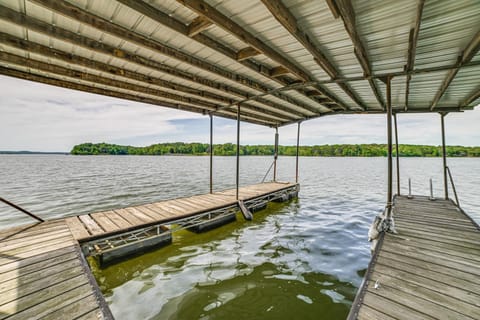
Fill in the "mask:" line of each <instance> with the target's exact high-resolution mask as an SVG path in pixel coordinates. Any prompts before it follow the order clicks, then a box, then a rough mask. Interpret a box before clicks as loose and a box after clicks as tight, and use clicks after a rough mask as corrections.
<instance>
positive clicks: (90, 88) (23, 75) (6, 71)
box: [0, 66, 278, 127]
mask: <svg viewBox="0 0 480 320" xmlns="http://www.w3.org/2000/svg"><path fill="white" fill-rule="evenodd" d="M0 74H2V75H5V76H11V77H16V78H20V79H24V80H30V81H35V82H40V83H44V84H49V85H54V86H57V87H62V88H67V89H73V90H78V91H84V92H87V93H95V94H100V95H104V96H110V97H114V98H120V99H125V100H131V101H137V102H142V103H148V104H153V105H158V106H161V107H168V108H173V109H178V110H183V111H189V112H195V113H201V114H205V112H204V111H203V110H202V109H199V108H194V107H191V106H189V105H186V104H182V103H172V102H169V101H165V100H161V99H157V98H149V97H144V96H139V95H134V94H130V93H126V92H119V91H115V90H110V89H106V88H101V87H99V86H94V85H86V84H81V83H77V82H72V81H68V80H65V79H61V80H60V79H55V78H49V77H45V76H43V75H37V74H32V73H27V72H24V71H20V70H16V69H11V68H5V67H2V66H0ZM211 114H213V115H218V116H221V117H225V118H229V119H233V120H235V119H236V118H237V113H236V111H234V110H222V111H219V112H211ZM240 118H241V120H243V121H247V122H251V123H255V124H259V125H263V126H265V125H267V126H271V127H274V126H276V125H278V124H277V123H275V122H273V121H272V120H271V119H268V118H263V117H261V116H260V117H258V115H257V114H252V113H242V115H241V116H240ZM262 118H263V119H264V120H263V121H260V119H262Z"/></svg>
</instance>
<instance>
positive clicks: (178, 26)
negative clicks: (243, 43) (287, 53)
mask: <svg viewBox="0 0 480 320" xmlns="http://www.w3.org/2000/svg"><path fill="white" fill-rule="evenodd" d="M117 1H118V2H120V3H122V4H124V5H125V6H128V7H130V8H131V9H133V10H135V11H138V12H140V13H142V14H144V15H145V16H147V17H149V18H151V19H153V20H155V21H157V22H159V23H160V24H162V25H164V26H166V27H168V28H170V29H172V30H174V31H176V32H178V33H180V34H183V35H185V36H188V28H187V27H186V26H185V24H184V23H182V22H181V21H179V20H177V19H175V18H174V17H171V16H169V15H167V14H166V13H164V12H162V11H161V10H159V9H157V8H155V7H154V6H152V5H150V4H148V3H146V2H144V1H137V0H117ZM191 38H192V39H193V40H195V41H197V42H198V43H201V44H203V45H205V46H206V47H209V48H210V49H212V50H215V51H216V52H218V53H221V54H223V55H225V56H227V57H228V58H230V59H233V60H236V61H238V62H239V63H241V64H242V65H243V66H245V67H247V68H249V69H250V70H252V71H254V72H255V73H258V74H259V75H261V76H264V77H267V78H269V79H271V80H273V81H276V82H277V83H279V84H281V85H289V84H291V81H289V80H287V79H286V78H284V77H272V76H271V71H272V69H271V68H269V67H268V66H266V65H263V64H261V63H258V62H256V61H252V60H249V59H248V58H251V57H253V56H255V55H258V54H262V53H261V52H259V51H258V50H257V49H255V48H253V47H246V48H244V49H241V50H239V51H237V52H235V51H234V50H232V49H231V48H229V47H227V46H225V45H224V44H222V43H220V42H219V41H217V40H215V39H212V38H210V37H208V36H206V35H204V34H201V33H200V34H197V35H195V36H192V37H191ZM297 92H300V91H297ZM274 95H275V96H276V97H277V98H280V99H282V100H284V101H287V102H289V103H291V104H294V105H297V106H299V107H301V108H303V109H305V110H308V111H310V112H312V113H318V110H317V109H315V108H312V107H310V106H309V105H307V104H305V103H303V102H302V101H300V100H298V99H295V98H292V97H290V96H288V95H284V94H282V93H275V94H274ZM310 99H311V100H312V101H313V102H314V103H316V104H322V103H321V102H320V101H318V99H316V98H310ZM337 102H338V105H339V106H340V107H341V108H343V109H345V108H344V107H343V104H342V103H341V102H340V101H337ZM327 109H329V108H327ZM330 111H333V110H331V109H330Z"/></svg>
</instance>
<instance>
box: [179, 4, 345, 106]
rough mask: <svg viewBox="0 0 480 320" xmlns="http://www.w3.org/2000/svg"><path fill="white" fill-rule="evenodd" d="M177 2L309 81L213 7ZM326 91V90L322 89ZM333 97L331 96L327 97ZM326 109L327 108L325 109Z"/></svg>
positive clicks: (303, 73) (287, 61)
mask: <svg viewBox="0 0 480 320" xmlns="http://www.w3.org/2000/svg"><path fill="white" fill-rule="evenodd" d="M177 2H179V3H181V4H183V5H184V6H186V7H187V8H189V9H191V10H193V11H194V12H196V13H197V14H201V15H204V16H205V17H206V18H207V19H209V20H210V21H212V22H213V23H214V24H216V25H217V26H219V27H221V28H223V29H224V30H225V31H226V32H228V33H230V34H232V35H234V36H235V37H237V38H238V39H240V40H241V41H243V42H245V43H246V44H248V45H250V46H251V47H253V48H255V49H256V50H258V51H260V52H262V53H263V54H264V55H265V56H267V57H269V58H270V59H272V60H273V61H275V62H277V63H279V64H280V66H279V67H283V68H285V69H287V70H289V71H290V73H291V74H292V75H294V76H296V77H298V79H299V80H300V81H311V80H312V79H311V78H310V76H309V75H308V74H307V72H305V71H304V70H303V69H302V68H300V67H298V66H297V65H296V64H295V63H294V62H292V61H290V60H289V59H287V58H285V57H284V56H282V55H281V54H279V53H278V52H277V51H276V50H274V49H273V48H271V47H269V46H268V45H267V44H265V43H264V42H263V41H261V40H260V39H258V38H257V37H255V36H254V35H253V34H251V33H249V32H248V31H247V30H245V29H244V28H242V27H241V26H240V25H239V24H237V23H235V22H234V21H232V20H231V19H229V18H228V17H227V16H225V15H223V14H222V13H221V12H219V11H218V10H217V9H215V8H214V7H212V6H210V5H209V4H208V3H206V2H205V1H203V0H177ZM324 90H326V89H324ZM329 96H330V97H333V94H330V95H329ZM333 101H334V102H336V103H337V104H338V106H340V107H341V108H342V109H345V107H344V104H343V103H342V102H340V101H339V99H338V98H336V99H335V100H333ZM327 108H328V107H327Z"/></svg>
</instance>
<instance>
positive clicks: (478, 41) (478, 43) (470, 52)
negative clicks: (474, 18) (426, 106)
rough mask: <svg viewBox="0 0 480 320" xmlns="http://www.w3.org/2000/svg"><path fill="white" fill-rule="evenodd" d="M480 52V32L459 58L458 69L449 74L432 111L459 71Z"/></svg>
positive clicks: (438, 93)
mask: <svg viewBox="0 0 480 320" xmlns="http://www.w3.org/2000/svg"><path fill="white" fill-rule="evenodd" d="M479 50H480V31H478V32H477V33H476V34H475V36H474V37H473V39H472V40H471V41H470V42H469V43H468V45H467V47H466V48H465V50H463V52H462V53H461V55H460V56H459V58H458V62H457V63H458V68H455V69H452V70H450V71H449V72H448V74H447V76H446V77H445V79H444V80H443V83H442V86H441V87H440V89H439V90H438V91H437V94H436V95H435V98H433V102H432V105H431V107H430V110H432V111H433V109H435V107H436V106H437V104H438V102H439V101H440V99H441V98H442V96H443V94H444V93H445V91H447V89H448V86H450V83H452V81H453V79H454V78H455V76H456V75H457V73H458V71H459V70H460V68H461V67H462V66H463V65H464V64H465V63H468V62H470V60H472V59H473V57H474V56H475V55H476V54H477V52H478V51H479Z"/></svg>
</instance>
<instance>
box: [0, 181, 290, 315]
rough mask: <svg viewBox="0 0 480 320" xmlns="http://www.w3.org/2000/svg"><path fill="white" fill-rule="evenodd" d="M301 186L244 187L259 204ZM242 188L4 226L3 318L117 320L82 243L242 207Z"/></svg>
mask: <svg viewBox="0 0 480 320" xmlns="http://www.w3.org/2000/svg"><path fill="white" fill-rule="evenodd" d="M296 191H298V185H297V184H292V183H279V182H275V183H274V182H272V183H262V184H256V185H251V186H246V187H242V188H240V189H239V199H240V200H242V201H243V202H244V203H245V204H246V206H247V207H251V206H255V205H257V204H258V203H259V202H261V203H264V202H268V201H271V200H274V199H279V198H285V196H286V195H289V194H291V193H292V192H296ZM237 206H238V201H237V200H236V190H235V189H233V190H227V191H223V192H215V193H213V194H205V195H197V196H192V197H188V198H180V199H174V200H166V201H160V202H155V203H151V204H147V205H141V206H135V207H130V208H124V209H119V210H109V211H106V212H98V213H92V214H85V215H79V216H73V217H68V218H65V219H56V220H51V221H47V222H43V223H37V224H31V225H27V226H21V227H16V228H11V229H7V230H1V231H0V319H113V316H112V314H111V312H110V310H109V308H108V305H107V304H106V302H105V300H104V299H103V296H102V294H101V292H100V290H99V288H98V286H97V283H96V281H95V279H94V278H93V276H92V274H91V271H90V269H89V266H88V264H87V262H86V260H85V257H84V255H83V253H82V249H81V246H80V245H81V243H82V242H85V241H90V240H92V239H101V238H102V237H108V236H111V235H115V234H122V233H123V232H128V231H132V230H135V229H139V228H143V227H146V226H152V225H156V224H157V225H158V224H167V223H174V222H175V221H178V220H181V219H188V218H195V217H196V216H199V215H204V214H208V213H209V212H212V211H215V210H221V209H222V208H232V207H235V208H238V207H237Z"/></svg>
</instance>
